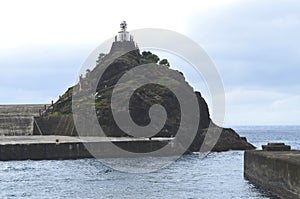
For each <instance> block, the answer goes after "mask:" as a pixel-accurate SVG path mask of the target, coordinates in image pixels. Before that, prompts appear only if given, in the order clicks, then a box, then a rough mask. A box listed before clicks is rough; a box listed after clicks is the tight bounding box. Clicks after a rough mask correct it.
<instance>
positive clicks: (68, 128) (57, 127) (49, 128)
mask: <svg viewBox="0 0 300 199" xmlns="http://www.w3.org/2000/svg"><path fill="white" fill-rule="evenodd" d="M33 135H64V136H76V135H77V132H76V129H75V126H74V122H73V116H72V115H62V116H47V117H34V124H33Z"/></svg>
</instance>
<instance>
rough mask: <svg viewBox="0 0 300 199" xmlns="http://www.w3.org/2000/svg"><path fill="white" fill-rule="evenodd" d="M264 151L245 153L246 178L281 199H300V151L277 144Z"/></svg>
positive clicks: (265, 147) (267, 147)
mask: <svg viewBox="0 0 300 199" xmlns="http://www.w3.org/2000/svg"><path fill="white" fill-rule="evenodd" d="M276 148H277V149H276ZM264 149H265V150H259V151H245V156H244V175H245V178H246V179H248V180H250V181H251V182H253V183H254V184H256V185H258V186H260V187H261V188H263V189H266V190H268V191H270V192H272V193H274V194H275V195H277V196H279V197H280V198H285V199H297V198H300V151H296V150H291V151H289V147H287V146H286V145H282V147H280V146H278V145H276V144H275V145H272V144H271V145H269V146H267V145H264Z"/></svg>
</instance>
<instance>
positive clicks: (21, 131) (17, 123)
mask: <svg viewBox="0 0 300 199" xmlns="http://www.w3.org/2000/svg"><path fill="white" fill-rule="evenodd" d="M44 106H45V105H42V104H32V105H30V104H29V105H28V104H27V105H0V136H1V135H2V136H3V135H31V134H32V132H33V117H34V116H38V115H39V111H40V110H42V109H44Z"/></svg>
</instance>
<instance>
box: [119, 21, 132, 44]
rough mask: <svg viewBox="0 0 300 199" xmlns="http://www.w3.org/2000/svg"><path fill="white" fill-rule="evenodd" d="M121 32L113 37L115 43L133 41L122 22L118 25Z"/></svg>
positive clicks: (125, 24) (124, 23) (124, 22)
mask: <svg viewBox="0 0 300 199" xmlns="http://www.w3.org/2000/svg"><path fill="white" fill-rule="evenodd" d="M120 28H121V31H119V32H118V35H117V36H116V37H115V41H120V42H122V41H133V37H132V36H131V35H130V34H129V32H128V31H127V30H126V29H127V23H126V21H122V22H121V24H120Z"/></svg>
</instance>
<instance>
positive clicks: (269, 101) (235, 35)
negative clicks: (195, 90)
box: [0, 0, 300, 126]
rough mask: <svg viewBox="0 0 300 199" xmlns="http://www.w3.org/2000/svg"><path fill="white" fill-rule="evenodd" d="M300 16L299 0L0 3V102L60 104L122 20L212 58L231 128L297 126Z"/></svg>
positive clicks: (299, 93)
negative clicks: (177, 36) (180, 37)
mask: <svg viewBox="0 0 300 199" xmlns="http://www.w3.org/2000/svg"><path fill="white" fill-rule="evenodd" d="M299 10H300V2H299V1H296V0H295V1H290V0H282V1H276V0H266V1H258V0H257V1H254V0H253V1H247V0H243V1H242V0H240V1H237V0H236V1H235V0H220V1H199V0H198V1H194V0H186V1H156V0H152V1H147V2H143V1H98V0H97V1H89V0H87V1H61V0H59V1H55V0H51V1H50V0H49V1H39V0H37V1H32V0H26V1H14V0H12V1H5V2H4V1H0V26H1V29H0V44H1V45H0V70H1V78H0V104H14V103H18V104H24V103H50V102H51V100H52V99H53V100H56V99H57V97H58V96H59V95H61V94H62V93H63V92H64V91H65V90H66V89H67V88H68V87H70V86H72V85H73V84H74V82H75V81H76V76H77V73H78V71H79V69H80V67H81V65H82V63H83V62H84V61H85V59H86V58H87V56H88V55H89V54H90V53H91V51H93V49H95V48H96V47H97V46H98V45H100V44H101V43H102V42H103V41H104V40H106V39H108V38H110V37H112V36H114V35H115V34H116V32H117V31H119V24H120V22H121V21H122V20H126V21H127V23H128V29H129V30H130V29H138V28H164V29H170V30H173V31H176V32H179V33H182V34H184V35H186V36H188V37H190V38H191V39H193V40H194V41H196V42H197V43H198V44H199V45H201V46H202V47H203V48H204V49H205V50H206V52H207V53H208V55H209V56H210V57H211V59H212V60H213V61H214V63H215V65H216V67H217V69H218V71H219V73H220V75H221V77H222V79H223V83H224V88H225V94H226V119H225V125H226V126H230V125H268V124H275V125H287V124H296V125H298V124H300V79H299V74H300V39H299V35H300V12H299ZM137 42H138V41H137ZM174 65H176V63H174ZM191 81H195V79H194V80H191Z"/></svg>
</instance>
